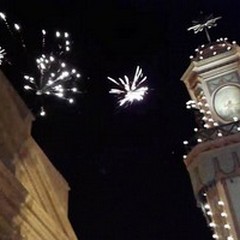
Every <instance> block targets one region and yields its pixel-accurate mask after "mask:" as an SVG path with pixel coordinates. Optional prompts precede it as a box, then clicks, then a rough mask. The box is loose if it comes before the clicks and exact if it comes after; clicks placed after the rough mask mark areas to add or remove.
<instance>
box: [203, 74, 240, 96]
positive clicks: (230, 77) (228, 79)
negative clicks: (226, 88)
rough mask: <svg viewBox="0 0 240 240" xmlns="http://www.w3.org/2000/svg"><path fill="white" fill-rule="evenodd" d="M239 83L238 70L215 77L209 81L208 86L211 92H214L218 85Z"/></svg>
mask: <svg viewBox="0 0 240 240" xmlns="http://www.w3.org/2000/svg"><path fill="white" fill-rule="evenodd" d="M229 83H230V84H239V83H240V78H239V75H238V73H237V72H236V71H234V72H231V73H228V74H225V75H222V76H220V77H216V78H213V79H211V80H208V81H207V87H208V91H209V93H210V94H212V93H213V92H214V91H215V90H216V89H217V88H218V87H220V86H221V85H224V84H229Z"/></svg>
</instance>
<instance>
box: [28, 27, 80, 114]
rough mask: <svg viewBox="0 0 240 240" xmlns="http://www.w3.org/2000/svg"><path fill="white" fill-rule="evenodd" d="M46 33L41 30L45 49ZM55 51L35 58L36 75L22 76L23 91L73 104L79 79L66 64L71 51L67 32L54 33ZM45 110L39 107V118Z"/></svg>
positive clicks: (77, 73) (77, 74) (76, 72)
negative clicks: (55, 40) (67, 55)
mask: <svg viewBox="0 0 240 240" xmlns="http://www.w3.org/2000/svg"><path fill="white" fill-rule="evenodd" d="M45 37H46V31H45V30H42V46H43V47H45V41H46V40H45ZM56 39H57V49H56V50H55V51H51V53H46V54H43V53H42V54H41V56H40V57H38V58H36V64H37V69H38V75H37V76H36V77H33V76H32V75H28V74H26V75H24V79H25V81H26V84H25V85H24V89H25V90H28V91H32V92H33V93H34V94H35V95H36V96H39V97H44V96H53V97H57V98H60V99H63V100H66V101H67V102H68V103H70V104H72V103H74V98H73V95H74V94H76V93H79V90H78V89H77V87H76V85H77V80H78V79H79V78H80V77H81V75H80V73H79V72H78V71H77V70H76V69H75V68H70V67H69V64H67V63H66V61H64V60H63V59H65V57H64V56H65V55H66V53H67V52H69V51H70V50H71V41H70V39H69V34H68V33H67V32H65V33H61V32H59V31H57V32H56ZM45 115H46V110H45V108H44V107H43V106H41V107H40V116H45Z"/></svg>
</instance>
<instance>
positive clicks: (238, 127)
mask: <svg viewBox="0 0 240 240" xmlns="http://www.w3.org/2000/svg"><path fill="white" fill-rule="evenodd" d="M236 133H240V121H239V120H238V121H234V122H231V123H227V124H224V125H221V126H217V127H213V128H208V129H207V128H202V129H199V130H198V131H197V133H196V134H195V135H194V137H192V138H191V139H190V140H189V141H188V142H187V144H186V145H185V147H186V150H187V152H189V151H190V150H191V149H192V148H193V147H194V146H196V145H197V144H199V143H202V142H207V141H214V140H216V139H219V138H221V137H226V136H230V135H233V134H236Z"/></svg>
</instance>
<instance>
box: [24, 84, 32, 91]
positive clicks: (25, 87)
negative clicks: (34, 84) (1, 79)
mask: <svg viewBox="0 0 240 240" xmlns="http://www.w3.org/2000/svg"><path fill="white" fill-rule="evenodd" d="M24 89H26V90H29V89H32V88H31V87H30V86H28V85H24Z"/></svg>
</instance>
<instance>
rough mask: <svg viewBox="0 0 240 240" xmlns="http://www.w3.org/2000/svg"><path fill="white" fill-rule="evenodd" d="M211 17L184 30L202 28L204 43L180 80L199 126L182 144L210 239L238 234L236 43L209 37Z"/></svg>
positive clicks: (239, 61) (239, 73)
mask: <svg viewBox="0 0 240 240" xmlns="http://www.w3.org/2000/svg"><path fill="white" fill-rule="evenodd" d="M219 18H220V17H218V18H213V17H212V16H210V17H208V18H205V19H203V20H202V21H195V22H194V25H193V26H192V27H191V28H189V29H188V30H194V32H195V33H197V32H199V31H202V30H204V31H205V32H206V35H207V38H208V40H209V43H208V44H206V45H202V46H200V47H199V48H197V49H196V50H195V51H196V54H195V56H193V57H191V59H192V60H191V64H190V65H189V67H188V69H187V70H186V71H185V73H184V74H183V76H182V78H181V80H182V81H183V82H184V83H185V85H186V87H187V90H188V92H189V94H190V96H191V100H190V101H188V102H187V108H194V109H195V112H196V114H197V115H196V116H197V118H196V119H197V123H198V128H196V129H194V130H195V132H196V134H195V136H194V138H193V139H191V140H190V141H185V142H184V144H185V145H186V147H187V149H188V154H187V155H185V156H184V161H185V164H186V167H187V170H188V172H189V175H190V178H191V182H192V187H193V191H194V195H195V198H196V201H197V204H198V206H199V207H201V208H202V210H203V213H204V215H205V217H206V219H207V223H208V225H209V227H210V228H212V231H213V235H212V236H213V238H214V239H224V240H239V239H240V121H239V119H240V47H239V46H238V45H237V44H236V43H235V42H232V43H230V42H228V40H227V39H226V38H224V39H223V38H221V39H218V40H217V41H216V42H211V39H210V36H209V34H208V31H207V30H208V28H210V27H213V26H216V20H218V19H219Z"/></svg>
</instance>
